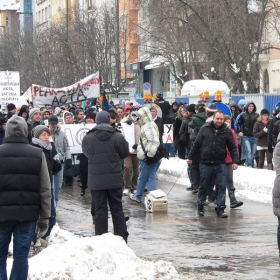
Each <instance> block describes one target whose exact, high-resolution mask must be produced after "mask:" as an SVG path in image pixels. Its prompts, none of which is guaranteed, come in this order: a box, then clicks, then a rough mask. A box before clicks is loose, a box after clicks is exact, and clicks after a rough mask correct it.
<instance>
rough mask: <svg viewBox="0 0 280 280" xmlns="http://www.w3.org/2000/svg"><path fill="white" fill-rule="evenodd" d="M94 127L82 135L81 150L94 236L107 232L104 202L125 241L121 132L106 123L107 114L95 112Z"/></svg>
mask: <svg viewBox="0 0 280 280" xmlns="http://www.w3.org/2000/svg"><path fill="white" fill-rule="evenodd" d="M95 122H96V124H97V125H96V126H95V127H94V128H93V129H92V130H90V131H89V132H88V133H87V135H86V136H85V137H84V138H83V142H82V149H83V153H84V154H85V156H86V157H87V158H88V163H89V165H88V187H89V189H90V190H91V194H92V197H93V199H94V204H95V235H102V234H104V233H107V232H108V204H109V207H110V211H111V214H112V219H113V224H114V234H115V235H119V236H121V237H122V238H123V239H124V240H125V241H126V242H127V237H128V232H127V226H126V221H125V216H124V213H123V207H122V189H123V173H122V164H121V159H124V158H125V157H127V156H128V155H129V149H128V143H127V141H126V140H125V139H124V137H123V135H122V134H121V133H119V132H117V131H116V129H114V128H113V127H112V126H111V125H110V115H109V113H108V112H106V111H101V112H98V113H97V115H96V118H95Z"/></svg>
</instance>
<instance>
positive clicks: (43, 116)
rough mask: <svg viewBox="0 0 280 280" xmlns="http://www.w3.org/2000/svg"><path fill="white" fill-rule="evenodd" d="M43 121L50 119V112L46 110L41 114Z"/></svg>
mask: <svg viewBox="0 0 280 280" xmlns="http://www.w3.org/2000/svg"><path fill="white" fill-rule="evenodd" d="M41 115H42V118H43V120H46V119H49V118H50V111H49V110H48V109H44V110H43V111H42V113H41Z"/></svg>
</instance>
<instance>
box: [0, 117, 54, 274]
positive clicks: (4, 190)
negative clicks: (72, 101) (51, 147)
mask: <svg viewBox="0 0 280 280" xmlns="http://www.w3.org/2000/svg"><path fill="white" fill-rule="evenodd" d="M27 136H28V128H27V123H26V121H25V119H24V118H22V117H20V116H13V117H12V118H11V119H10V120H9V121H8V122H7V126H6V138H5V140H4V143H3V145H1V146H0V170H1V186H0V192H1V196H0V208H1V211H0V219H1V223H2V225H3V224H4V225H5V226H4V228H3V226H1V237H2V238H0V247H1V248H2V250H1V252H0V257H1V260H2V263H1V277H0V278H1V279H7V278H6V277H5V274H6V273H7V272H6V266H5V265H4V266H3V263H6V259H7V251H6V249H3V248H8V247H9V244H10V242H11V240H12V239H11V238H12V237H13V249H14V254H13V258H14V262H13V267H12V270H11V274H10V279H27V278H28V253H29V250H30V246H31V241H32V237H33V234H34V233H35V231H36V232H37V233H38V234H37V236H38V238H40V237H42V236H43V235H44V234H45V233H46V232H47V230H48V223H49V220H48V218H49V217H50V216H51V200H52V199H51V182H50V176H49V173H48V167H47V163H46V158H45V155H44V153H43V152H42V150H40V149H38V148H35V147H32V146H31V145H29V143H28V140H27ZM35 229H36V230H35ZM4 232H5V233H4ZM3 236H5V238H4V237H3ZM2 276H3V277H2Z"/></svg>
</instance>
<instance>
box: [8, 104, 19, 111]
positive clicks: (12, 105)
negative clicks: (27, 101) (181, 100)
mask: <svg viewBox="0 0 280 280" xmlns="http://www.w3.org/2000/svg"><path fill="white" fill-rule="evenodd" d="M7 111H8V112H13V113H15V112H16V111H17V107H16V105H15V104H13V103H9V104H8V105H7Z"/></svg>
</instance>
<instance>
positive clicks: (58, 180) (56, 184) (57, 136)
mask: <svg viewBox="0 0 280 280" xmlns="http://www.w3.org/2000/svg"><path fill="white" fill-rule="evenodd" d="M49 128H50V131H51V138H52V141H53V142H54V146H55V148H56V151H57V154H58V156H59V161H60V163H61V171H59V172H58V173H57V174H56V175H54V176H53V188H54V200H55V208H56V207H57V203H58V200H59V195H60V190H61V186H62V181H63V170H64V164H65V169H69V168H71V166H72V159H71V153H70V147H69V144H68V140H67V137H66V134H65V132H64V131H62V130H61V127H60V125H59V124H58V118H57V117H56V116H52V117H50V118H49Z"/></svg>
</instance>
